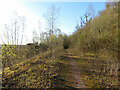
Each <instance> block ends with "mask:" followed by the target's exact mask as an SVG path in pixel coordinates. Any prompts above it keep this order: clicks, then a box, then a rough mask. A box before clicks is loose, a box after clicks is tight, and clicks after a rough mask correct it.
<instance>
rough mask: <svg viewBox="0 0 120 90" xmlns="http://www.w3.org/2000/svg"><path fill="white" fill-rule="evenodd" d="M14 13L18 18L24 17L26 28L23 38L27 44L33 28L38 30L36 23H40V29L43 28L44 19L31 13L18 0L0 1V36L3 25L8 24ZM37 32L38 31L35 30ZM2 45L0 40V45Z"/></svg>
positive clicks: (30, 38)
mask: <svg viewBox="0 0 120 90" xmlns="http://www.w3.org/2000/svg"><path fill="white" fill-rule="evenodd" d="M14 12H17V13H18V15H20V16H25V19H26V22H25V23H26V28H25V32H26V33H25V38H26V39H27V40H28V42H31V40H32V31H33V29H34V28H38V21H39V20H40V22H41V24H42V25H41V26H42V27H41V29H42V30H44V28H45V21H44V19H42V18H40V17H38V16H37V15H35V14H34V13H32V12H31V11H30V10H29V8H27V7H26V6H24V5H23V4H22V3H21V2H19V1H18V0H0V35H2V30H4V24H9V22H10V19H11V18H12V17H13V14H14ZM37 32H38V29H37ZM24 42H25V41H24ZM1 43H2V41H1V38H0V44H1Z"/></svg>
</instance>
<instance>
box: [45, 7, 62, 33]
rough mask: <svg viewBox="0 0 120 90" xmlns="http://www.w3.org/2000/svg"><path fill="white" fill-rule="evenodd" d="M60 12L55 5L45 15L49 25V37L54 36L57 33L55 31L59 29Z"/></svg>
mask: <svg viewBox="0 0 120 90" xmlns="http://www.w3.org/2000/svg"><path fill="white" fill-rule="evenodd" d="M59 10H60V8H56V7H55V6H54V5H51V6H50V7H49V8H48V10H47V13H46V14H45V15H44V16H45V18H46V23H47V30H48V32H49V35H52V34H54V33H55V30H57V29H58V18H59V15H60V14H59Z"/></svg>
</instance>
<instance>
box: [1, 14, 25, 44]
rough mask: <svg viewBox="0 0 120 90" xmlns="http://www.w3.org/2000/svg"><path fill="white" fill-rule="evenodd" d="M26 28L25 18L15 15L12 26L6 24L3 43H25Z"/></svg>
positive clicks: (11, 22)
mask: <svg viewBox="0 0 120 90" xmlns="http://www.w3.org/2000/svg"><path fill="white" fill-rule="evenodd" d="M24 28H25V17H21V16H18V15H17V14H15V16H14V18H12V19H11V21H10V24H5V29H4V31H3V34H4V35H3V37H1V39H2V41H4V42H3V43H6V44H11V45H13V44H14V45H18V44H22V42H23V33H24Z"/></svg>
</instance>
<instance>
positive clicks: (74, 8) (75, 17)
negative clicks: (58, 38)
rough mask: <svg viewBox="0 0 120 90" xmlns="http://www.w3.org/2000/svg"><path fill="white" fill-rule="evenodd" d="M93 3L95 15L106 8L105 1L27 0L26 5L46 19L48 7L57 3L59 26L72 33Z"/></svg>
mask: <svg viewBox="0 0 120 90" xmlns="http://www.w3.org/2000/svg"><path fill="white" fill-rule="evenodd" d="M90 4H92V6H93V8H94V10H95V15H97V13H98V11H99V10H103V9H105V2H26V3H24V5H25V6H26V7H28V8H29V9H30V10H31V11H32V12H33V13H34V14H36V15H37V16H39V17H41V18H43V19H45V18H44V17H43V15H44V13H45V12H46V11H47V7H49V6H50V5H55V6H56V7H60V17H59V21H60V25H59V28H60V29H61V30H62V31H63V32H65V33H67V34H71V33H72V32H74V30H75V26H76V24H77V23H78V22H79V20H80V16H83V14H84V13H85V11H86V10H87V9H88V6H89V5H90Z"/></svg>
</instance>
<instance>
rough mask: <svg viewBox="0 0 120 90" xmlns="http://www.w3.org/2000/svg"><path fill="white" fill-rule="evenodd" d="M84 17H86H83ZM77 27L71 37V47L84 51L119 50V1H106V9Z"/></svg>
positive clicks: (114, 51) (115, 51)
mask: <svg viewBox="0 0 120 90" xmlns="http://www.w3.org/2000/svg"><path fill="white" fill-rule="evenodd" d="M83 18H84V17H83ZM89 18H90V19H89V20H88V21H87V22H86V23H85V25H84V26H83V27H80V26H81V25H79V27H77V29H76V31H75V32H74V33H73V35H72V36H71V37H70V39H71V47H73V48H77V50H79V51H80V50H82V51H84V52H93V53H103V52H109V53H107V54H110V55H112V54H111V53H110V52H113V53H117V52H118V3H106V9H105V10H103V11H99V15H98V16H96V17H94V19H92V18H91V17H89Z"/></svg>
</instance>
